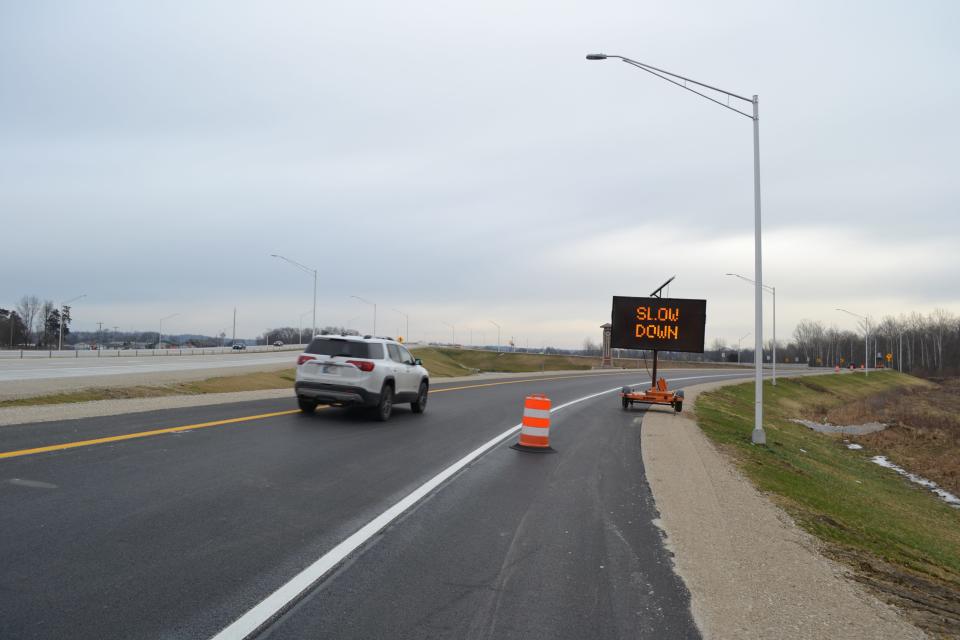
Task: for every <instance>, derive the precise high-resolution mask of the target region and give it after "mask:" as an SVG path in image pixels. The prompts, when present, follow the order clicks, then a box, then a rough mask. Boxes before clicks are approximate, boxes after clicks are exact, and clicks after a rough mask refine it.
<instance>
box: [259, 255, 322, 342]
mask: <svg viewBox="0 0 960 640" xmlns="http://www.w3.org/2000/svg"><path fill="white" fill-rule="evenodd" d="M270 257H271V258H279V259H280V260H285V261H286V262H289V263H290V264H292V265H293V266H295V267H296V268H297V269H300V270H301V271H303V272H305V273H312V274H313V328H312V329H310V336H311V338H315V337H316V336H317V270H316V269H311V268H310V267H307V266H304V265H302V264H300V263H299V262H297V261H296V260H291V259H290V258H287V257H285V256H281V255H278V254H276V253H271V254H270Z"/></svg>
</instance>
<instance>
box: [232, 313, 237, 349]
mask: <svg viewBox="0 0 960 640" xmlns="http://www.w3.org/2000/svg"><path fill="white" fill-rule="evenodd" d="M235 344H237V308H236V307H234V308H233V338H231V342H230V346H231V347H232V346H233V345H235Z"/></svg>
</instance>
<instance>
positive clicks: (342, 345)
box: [307, 338, 383, 360]
mask: <svg viewBox="0 0 960 640" xmlns="http://www.w3.org/2000/svg"><path fill="white" fill-rule="evenodd" d="M307 353H312V354H315V355H319V356H345V357H348V358H368V359H370V360H379V359H382V358H383V345H382V344H379V343H376V342H361V341H359V340H343V339H341V338H315V339H314V340H313V342H311V343H310V344H309V346H307Z"/></svg>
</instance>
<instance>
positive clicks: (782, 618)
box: [641, 380, 925, 639]
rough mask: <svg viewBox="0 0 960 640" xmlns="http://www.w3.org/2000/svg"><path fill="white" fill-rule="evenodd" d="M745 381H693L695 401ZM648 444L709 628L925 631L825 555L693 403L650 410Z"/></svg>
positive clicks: (663, 508)
mask: <svg viewBox="0 0 960 640" xmlns="http://www.w3.org/2000/svg"><path fill="white" fill-rule="evenodd" d="M738 382H742V381H740V380H738V381H725V382H716V383H709V384H703V385H697V386H695V387H688V388H686V389H685V394H686V400H685V404H686V405H687V406H688V407H693V406H694V403H695V402H696V396H697V395H698V394H699V393H701V392H704V391H709V390H710V389H714V388H716V387H719V386H721V385H724V384H735V383H738ZM641 451H642V455H643V462H644V465H645V468H646V471H647V479H648V481H649V483H650V488H651V491H652V493H653V497H654V500H655V502H656V506H657V509H658V510H659V512H660V523H659V524H660V526H661V527H662V529H663V530H664V532H665V533H666V536H667V541H666V542H667V546H668V548H669V549H670V551H672V552H673V554H674V562H675V566H676V570H677V573H678V574H679V575H680V576H681V577H682V578H683V580H684V582H685V583H686V586H687V588H688V589H689V590H690V594H691V609H692V611H693V616H694V619H695V621H696V623H697V626H698V627H699V628H700V630H701V632H702V633H703V635H704V637H705V638H770V637H777V638H821V637H830V638H851V639H853V638H865V637H868V638H890V639H893V638H897V639H902V638H924V637H925V635H924V634H923V632H922V631H920V630H919V629H917V628H916V627H914V626H913V625H911V624H910V623H909V622H907V621H906V620H905V619H904V618H902V617H901V616H900V615H899V614H898V612H897V611H896V610H895V609H894V608H892V607H890V606H888V605H886V604H884V603H882V602H880V601H879V600H877V599H876V598H875V597H873V596H872V595H871V594H869V593H868V592H866V591H865V589H864V588H863V587H861V586H860V585H858V584H856V583H854V582H852V581H851V580H848V579H847V577H846V576H847V575H848V571H847V570H846V569H845V568H844V567H842V566H841V565H839V564H837V563H835V562H833V561H831V560H828V559H827V558H825V557H823V556H822V555H821V554H820V553H819V552H818V551H817V542H816V541H815V540H814V539H813V538H812V537H811V536H810V535H809V534H807V533H805V532H804V531H802V530H801V529H799V528H798V527H797V526H796V525H795V524H794V523H793V522H792V520H791V519H790V518H789V517H788V516H787V515H786V514H785V513H784V512H783V511H782V510H781V509H779V508H778V507H776V506H775V505H774V504H773V503H772V502H771V501H770V500H769V499H767V498H766V497H765V496H764V495H762V494H761V493H759V492H758V491H757V490H756V489H755V488H754V487H753V485H752V484H751V483H750V482H749V480H747V479H746V478H744V477H743V476H742V475H741V474H740V473H738V472H737V470H736V469H735V467H734V466H733V465H732V464H731V462H730V461H728V460H727V459H726V458H725V457H724V456H723V455H722V454H721V453H720V452H718V451H717V450H716V449H715V448H714V446H713V445H712V444H711V443H710V442H709V441H708V440H707V438H706V437H705V436H704V435H703V434H702V433H701V432H700V430H699V428H698V427H697V425H696V423H695V421H694V420H693V419H692V417H691V416H690V414H688V413H687V412H685V413H684V414H682V415H674V414H673V412H672V411H664V410H660V409H653V410H651V411H648V412H647V414H646V416H645V418H644V420H643V429H642V432H641Z"/></svg>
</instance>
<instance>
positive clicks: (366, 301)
mask: <svg viewBox="0 0 960 640" xmlns="http://www.w3.org/2000/svg"><path fill="white" fill-rule="evenodd" d="M350 297H351V298H356V299H357V300H359V301H360V302H363V303H364V304H369V305H373V333H372V334H371V335H373V336H376V335H377V303H376V302H370V301H369V300H366V299H364V298H361V297H360V296H350Z"/></svg>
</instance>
